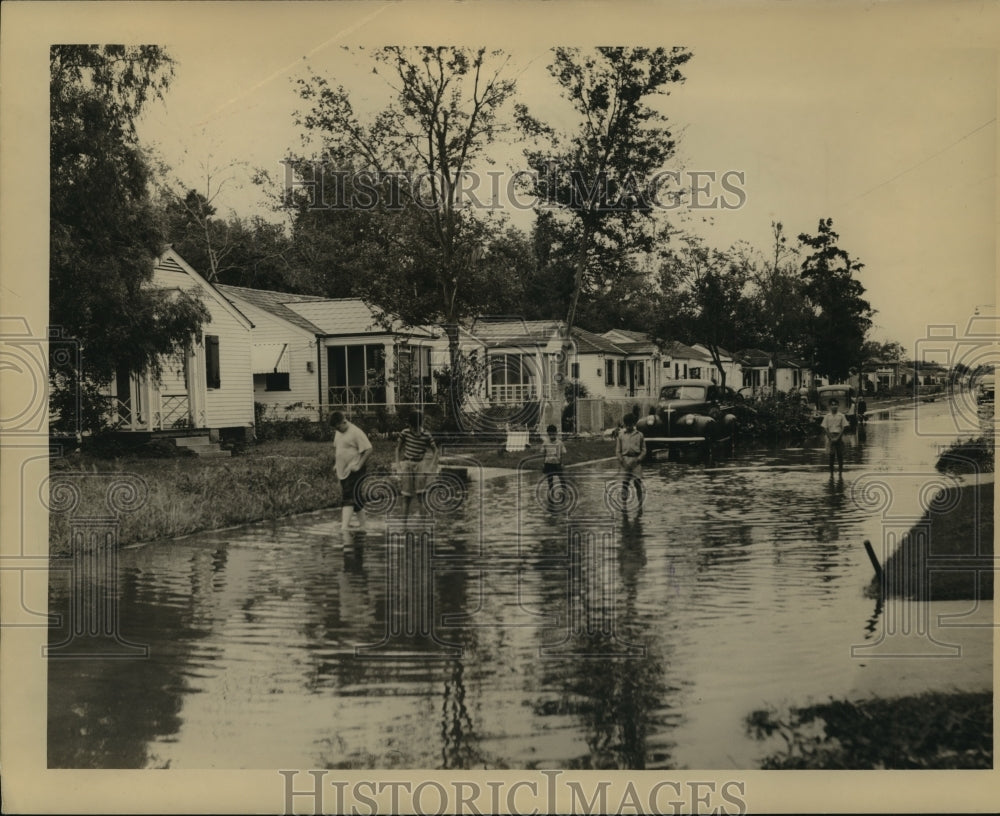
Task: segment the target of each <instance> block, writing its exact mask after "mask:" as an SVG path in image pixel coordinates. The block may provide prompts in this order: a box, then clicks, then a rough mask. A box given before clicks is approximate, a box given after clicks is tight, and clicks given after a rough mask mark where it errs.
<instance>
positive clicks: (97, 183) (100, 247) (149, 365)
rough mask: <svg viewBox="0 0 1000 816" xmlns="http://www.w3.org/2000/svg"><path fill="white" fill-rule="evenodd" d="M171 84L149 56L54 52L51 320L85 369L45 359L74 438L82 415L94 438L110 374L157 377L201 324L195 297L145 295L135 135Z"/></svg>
mask: <svg viewBox="0 0 1000 816" xmlns="http://www.w3.org/2000/svg"><path fill="white" fill-rule="evenodd" d="M172 75H173V61H172V60H171V59H170V57H169V56H168V55H167V53H166V52H165V51H164V50H163V49H162V48H160V47H158V46H153V45H141V46H124V45H105V46H97V45H57V46H53V47H52V50H51V52H50V85H49V95H50V119H51V131H50V132H51V141H50V176H49V184H50V191H49V192H50V199H49V201H50V204H49V215H50V226H49V230H50V237H49V243H50V256H49V295H50V299H49V304H50V306H49V308H50V321H51V323H52V325H54V326H58V327H61V329H62V330H63V331H64V332H65V333H66V334H67V335H68V336H70V337H72V338H74V339H75V340H77V341H78V342H79V343H80V347H81V359H82V368H81V369H77V367H76V365H75V362H74V361H73V360H71V359H70V360H67V359H66V358H65V357H63V356H62V355H56V354H53V355H50V368H49V372H50V380H51V391H50V394H51V404H52V408H53V413H54V415H55V416H56V417H57V419H56V421H55V425H56V428H57V429H58V428H59V427H60V426H62V427H63V428H64V429H66V430H69V429H70V428H71V427H72V425H73V424H74V423H75V421H76V420H77V418H78V413H77V412H78V410H82V412H83V413H82V415H80V416H79V419H80V420H81V421H82V422H83V424H84V426H85V427H86V428H88V429H95V428H98V427H99V426H100V424H101V419H102V416H103V413H104V411H103V408H104V405H103V398H102V397H101V389H102V387H103V386H105V385H106V384H107V383H108V382H109V381H110V380H111V378H112V376H113V374H114V371H115V370H116V369H117V368H121V367H124V368H126V369H128V370H130V371H134V372H141V371H147V370H152V371H154V372H155V373H158V372H159V356H160V355H161V354H167V353H170V352H172V351H175V350H177V349H178V348H181V347H182V346H183V345H184V344H185V343H186V342H187V341H188V339H189V338H190V336H191V332H193V331H196V330H197V329H198V328H199V326H200V325H201V322H202V321H203V320H205V319H207V317H208V315H207V312H206V311H205V309H204V307H203V305H202V304H201V303H200V302H199V301H198V300H197V299H196V298H194V297H192V296H189V295H186V294H184V293H177V292H164V291H157V290H155V289H153V288H151V287H149V286H148V284H149V282H150V281H151V280H152V277H153V266H154V262H155V258H156V257H157V255H158V254H159V253H160V252H161V250H162V242H163V235H162V232H161V222H160V219H159V218H158V216H157V213H156V211H155V207H154V206H153V203H152V199H151V195H150V166H149V162H148V161H147V159H146V157H145V155H144V152H143V150H142V149H141V146H140V144H139V142H138V138H137V136H136V129H135V125H136V120H137V119H138V117H139V116H140V114H141V112H142V109H143V107H144V106H145V105H146V104H147V103H148V102H149V101H150V100H153V99H161V98H162V96H163V93H164V92H165V90H166V89H167V87H168V85H169V82H170V79H171V77H172ZM78 397H79V398H80V400H81V402H80V403H78V402H77V398H78Z"/></svg>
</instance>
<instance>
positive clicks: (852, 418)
mask: <svg viewBox="0 0 1000 816" xmlns="http://www.w3.org/2000/svg"><path fill="white" fill-rule="evenodd" d="M833 399H835V400H837V403H838V410H839V411H840V413H842V414H843V415H844V416H846V417H847V421H848V422H849V423H850V424H851V429H852V430H853V429H854V428H856V427H857V425H858V407H857V403H856V402H855V395H854V389H853V388H851V387H850V386H849V385H823V386H820V387H819V388H817V389H816V403H815V406H814V407H815V412H814V414H813V418H814V419H815V420H816V424H817V425H818V424H819V423H820V422H822V421H823V417H824V416H825V415H826V414H827V413H828V412H829V410H830V400H833Z"/></svg>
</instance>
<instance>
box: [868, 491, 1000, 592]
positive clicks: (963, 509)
mask: <svg viewBox="0 0 1000 816" xmlns="http://www.w3.org/2000/svg"><path fill="white" fill-rule="evenodd" d="M921 525H929V528H928V529H929V533H930V545H929V548H928V549H929V552H925V551H924V548H922V547H918V546H917V544H916V542H915V541H914V538H913V535H912V531H911V533H910V534H909V535H906V536H904V538H903V540H902V542H901V543H900V545H899V548H898V549H897V550H896V552H894V553H893V554H892V555H891V556H890V557H889V559H888V561H886V563H885V564H884V565H883V570H884V572H885V576H884V580H885V587H886V592H887V593H888V594H889V595H901V594H903V593H902V591H901V587H903V586H908V587H911V588H912V587H913V584H914V582H913V580H912V577H911V578H910V579H909V580H908V581H907V582H906V583H905V584H904V579H905V578H906V577H907V576H913V575H919V577H920V581H919V585H920V586H921V587H923V590H922V591H921V594H920V600H932V601H952V600H971V599H974V598H976V597H979V598H980V599H982V600H987V599H992V598H993V584H994V573H993V568H994V564H993V485H992V484H979V485H963V486H962V487H959V488H953V489H949V490H945V491H944V492H943V493H942V494H941V495H940V496H939V497H938V498H937V499H936V500H935V501H934V503H933V505H932V507H931V509H930V510H928V511H927V512H926V513H924V516H923V518H922V519H921ZM977 542H978V544H977ZM977 547H978V552H977ZM927 555H929V556H930V559H932V560H929V559H928V558H927ZM944 558H947V559H948V566H950V567H952V568H951V569H942V568H940V567H942V566H943V564H942V563H941V561H940V559H944ZM976 571H978V572H979V573H980V576H979V595H978V596H977V594H976ZM878 591H879V586H878V584H877V583H876V582H875V581H872V584H871V587H870V592H871V593H873V594H877V593H878ZM909 594H910V595H911V596H912V595H913V593H912V592H911V593H909Z"/></svg>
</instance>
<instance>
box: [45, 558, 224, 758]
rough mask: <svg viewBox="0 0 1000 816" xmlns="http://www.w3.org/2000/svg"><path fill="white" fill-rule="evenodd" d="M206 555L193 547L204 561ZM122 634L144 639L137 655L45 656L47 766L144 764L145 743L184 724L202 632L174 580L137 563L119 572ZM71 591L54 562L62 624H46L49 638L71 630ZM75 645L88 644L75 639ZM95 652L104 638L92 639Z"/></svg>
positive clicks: (53, 587)
mask: <svg viewBox="0 0 1000 816" xmlns="http://www.w3.org/2000/svg"><path fill="white" fill-rule="evenodd" d="M203 555H204V556H208V555H209V554H207V553H204V554H200V553H199V554H197V555H196V558H197V560H198V564H199V565H200V566H206V564H202V563H201V562H202V561H203V560H205V559H204V558H203ZM118 580H119V588H120V596H119V597H120V602H119V603H120V606H119V608H120V610H121V616H120V620H121V621H122V633H123V635H124V636H126V637H127V638H128V639H130V640H132V641H134V642H137V643H142V644H148V645H149V647H150V648H149V656H148V657H138V658H126V659H116V658H102V657H100V656H96V657H94V658H92V659H88V658H73V659H50V660H49V661H48V724H47V737H48V767H50V768H145V767H147V766H149V765H155V764H156V763H157V761H158V760H157V758H156V757H155V756H151V755H150V752H149V745H150V743H152V742H154V741H155V740H157V739H162V738H163V737H165V736H169V735H171V734H176V733H177V732H178V731H179V730H180V727H181V718H180V711H181V708H182V705H183V698H184V694H185V693H187V690H186V688H185V685H186V680H185V673H186V671H188V670H189V668H188V667H189V666H190V661H191V659H192V653H193V652H194V649H195V643H196V641H198V640H199V639H201V638H203V637H204V636H205V635H206V632H205V631H203V630H199V629H196V628H194V627H193V624H192V613H191V610H190V608H189V607H188V606H187V605H183V604H178V603H177V602H176V598H175V597H173V592H172V587H169V586H165V585H163V584H160V583H151V582H150V581H149V579H148V576H147V575H145V574H144V573H143V571H142V570H139V569H136V568H124V567H123V568H122V569H121V570H120V572H119V578H118ZM69 609H70V597H69V592H68V591H67V587H66V584H65V583H63V581H62V576H61V575H60V573H59V571H58V567H54V569H53V571H52V573H50V610H51V612H52V613H53V614H57V615H61V616H62V625H61V626H59V627H54V628H52V629H51V630H50V631H49V643H50V644H52V645H54V644H58V643H60V642H62V641H64V640H65V639H66V638H67V636H68V633H69V631H70V626H71V622H70V618H69ZM74 645H75V646H87V645H88V643H87V640H79V641H77V642H76V643H75V644H74ZM89 645H90V646H92V647H93V648H94V650H95V652H97V653H100V652H101V651H102V650H103V649H104V648H105V644H104V642H103V641H96V642H92V643H90V644H89Z"/></svg>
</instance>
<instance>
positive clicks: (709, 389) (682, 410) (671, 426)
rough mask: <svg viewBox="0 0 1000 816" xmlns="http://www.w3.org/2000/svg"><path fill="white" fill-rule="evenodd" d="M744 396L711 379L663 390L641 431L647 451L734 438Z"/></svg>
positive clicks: (679, 383)
mask: <svg viewBox="0 0 1000 816" xmlns="http://www.w3.org/2000/svg"><path fill="white" fill-rule="evenodd" d="M742 406H743V397H741V396H740V395H739V394H737V393H736V392H735V391H734V390H733V389H732V388H730V387H729V386H722V385H716V384H715V383H713V382H712V381H711V380H675V381H674V382H671V383H668V384H667V385H665V386H663V388H661V389H660V399H659V402H658V403H657V404H656V407H655V408H654V409H652V410H651V411H650V414H649V416H647V417H645V418H643V419H640V420H639V423H638V428H639V430H640V431H642V434H643V436H645V437H646V447H647V449H648V450H656V449H661V450H662V449H663V448H669V447H670V446H672V445H680V444H692V443H698V442H704V443H709V444H710V443H712V442H716V441H720V440H722V439H725V438H728V437H733V436H735V435H736V432H737V431H738V429H739V416H740V414H741V413H742Z"/></svg>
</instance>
